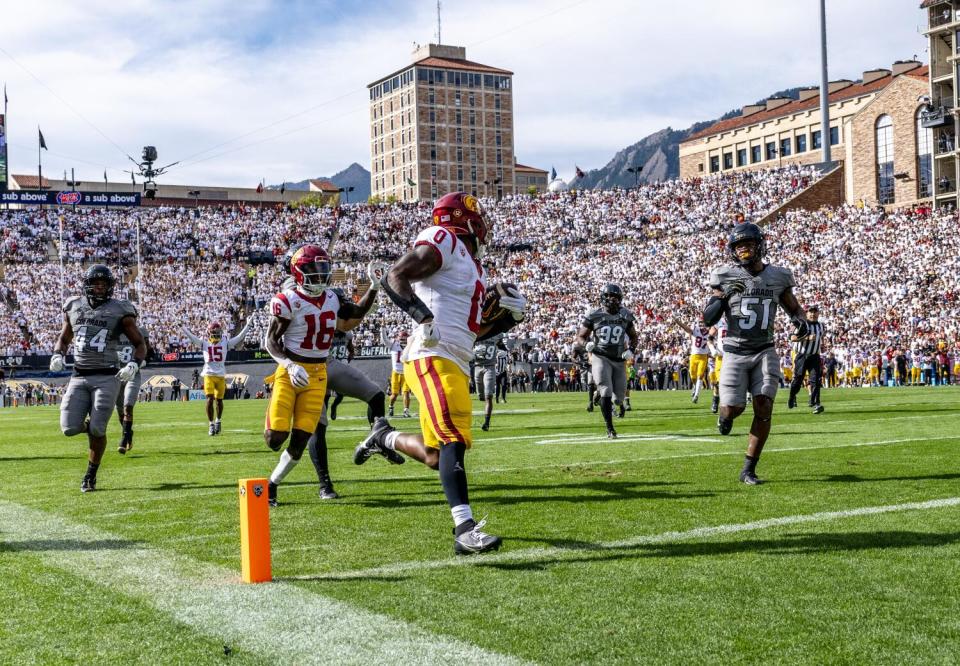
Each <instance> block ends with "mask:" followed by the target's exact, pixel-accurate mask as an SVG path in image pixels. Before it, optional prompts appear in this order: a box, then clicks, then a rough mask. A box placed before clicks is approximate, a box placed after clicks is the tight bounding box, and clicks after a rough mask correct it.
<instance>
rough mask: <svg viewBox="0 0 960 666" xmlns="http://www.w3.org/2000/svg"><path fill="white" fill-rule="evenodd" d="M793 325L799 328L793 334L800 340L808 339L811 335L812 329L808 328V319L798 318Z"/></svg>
mask: <svg viewBox="0 0 960 666" xmlns="http://www.w3.org/2000/svg"><path fill="white" fill-rule="evenodd" d="M793 323H794V325H795V326H796V327H797V330H795V331H794V332H793V334H794V335H795V336H796V337H797V339H798V340H799V339H801V338H805V337H807V336H808V335H810V327H809V326H807V320H806V319H800V318H799V317H798V318H796V319H794V320H793Z"/></svg>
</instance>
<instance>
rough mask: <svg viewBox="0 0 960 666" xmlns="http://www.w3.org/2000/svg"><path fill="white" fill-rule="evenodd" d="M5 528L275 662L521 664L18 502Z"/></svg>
mask: <svg viewBox="0 0 960 666" xmlns="http://www.w3.org/2000/svg"><path fill="white" fill-rule="evenodd" d="M78 499H80V498H78ZM0 525H2V526H3V527H2V533H0V534H2V538H3V542H4V543H5V545H7V546H9V547H12V548H14V549H16V550H22V551H24V552H28V553H31V554H33V555H36V556H37V557H38V558H39V559H40V560H41V561H42V562H43V564H44V565H46V566H50V567H53V568H56V569H59V570H62V571H65V572H67V573H69V574H71V575H74V576H78V577H80V578H83V579H85V580H89V581H91V582H93V583H95V584H97V585H102V586H104V587H106V588H108V589H110V590H111V591H115V592H119V593H121V594H125V595H128V596H131V597H135V598H137V599H140V600H142V601H143V602H144V603H147V604H148V605H150V606H152V607H154V608H156V609H157V610H159V611H161V612H163V613H166V614H168V615H170V616H171V617H172V618H173V619H174V620H176V621H177V622H180V623H182V624H184V625H186V626H188V627H191V628H193V629H195V630H196V631H198V632H200V633H202V634H205V635H208V636H211V637H216V638H218V639H220V640H222V641H223V642H224V643H227V644H230V645H234V646H238V647H241V648H244V649H246V650H249V651H251V652H255V653H257V654H258V655H259V656H260V657H262V658H263V659H264V660H267V661H270V662H274V663H294V664H332V663H337V664H363V665H368V664H473V663H484V664H519V663H522V662H521V660H519V659H516V658H514V657H511V656H509V655H503V654H498V653H496V652H489V651H487V650H484V649H482V648H480V647H477V646H475V645H472V644H470V643H467V642H464V641H460V640H456V639H453V638H448V637H444V636H440V635H437V634H433V633H430V632H429V631H427V630H425V629H424V628H423V627H422V626H421V625H414V624H408V623H406V622H403V621H401V620H397V619H394V618H391V617H388V616H385V615H379V614H377V613H373V612H370V611H367V610H363V609H359V608H356V607H354V606H351V605H349V604H346V603H343V602H341V601H338V600H336V599H332V598H328V597H323V596H320V595H317V594H313V593H311V592H308V591H306V590H303V589H301V588H299V587H297V586H296V585H292V584H289V583H282V582H281V583H272V584H267V585H243V584H241V583H239V581H238V576H237V572H235V571H231V570H229V569H226V568H224V567H220V566H215V565H213V564H208V563H205V562H201V561H199V560H195V559H192V558H189V557H185V556H183V555H179V554H176V553H173V552H170V551H167V550H164V549H160V548H155V547H152V546H145V545H142V544H139V543H136V542H133V541H129V540H127V539H125V538H123V537H120V536H118V535H115V534H111V533H109V532H105V531H101V530H98V529H95V528H93V527H89V526H87V525H83V524H80V523H74V522H71V521H68V520H66V519H63V518H60V517H58V516H54V515H51V514H46V513H43V512H40V511H35V510H33V509H29V508H27V507H24V506H21V505H19V504H14V503H12V502H6V501H0ZM238 547H239V544H238ZM111 551H112V552H111ZM371 632H372V633H371Z"/></svg>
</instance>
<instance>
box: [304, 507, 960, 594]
mask: <svg viewBox="0 0 960 666" xmlns="http://www.w3.org/2000/svg"><path fill="white" fill-rule="evenodd" d="M953 506H960V497H946V498H943V499H935V500H929V501H925V502H907V503H904V504H888V505H885V506H866V507H861V508H857V509H845V510H842V511H820V512H817V513H808V514H801V515H796V516H782V517H779V518H765V519H762V520H754V521H751V522H748V523H733V524H728V525H713V526H705V527H695V528H693V529H690V530H684V531H673V532H661V533H660V534H647V535H642V536H636V537H631V538H629V539H622V540H619V541H602V542H597V543H588V544H571V545H570V546H567V547H549V548H523V549H520V550H514V551H506V552H500V553H492V554H489V555H482V556H477V557H470V558H464V557H459V558H446V559H442V560H433V561H429V562H398V563H396V564H388V565H386V566H382V567H373V568H370V569H358V570H355V571H345V572H332V573H326V574H317V575H313V576H309V575H306V576H292V577H290V578H289V580H362V579H364V578H372V577H383V576H387V577H389V576H398V575H400V574H404V573H408V572H417V573H419V572H422V571H427V570H435V569H446V568H451V567H462V566H483V565H497V564H501V563H513V562H538V561H547V560H549V561H551V562H562V561H563V560H566V559H573V558H577V557H581V556H582V555H583V554H584V553H594V552H598V551H610V550H626V549H631V548H639V547H642V546H653V545H657V544H663V543H674V542H678V541H690V540H695V539H706V538H710V537H715V536H720V535H726V534H737V533H740V532H752V531H755V530H763V529H768V528H771V527H783V526H786V525H799V524H803V523H819V522H826V521H831V520H840V519H844V518H856V517H859V516H872V515H877V514H884V513H894V512H901V511H924V510H928V509H941V508H945V507H953Z"/></svg>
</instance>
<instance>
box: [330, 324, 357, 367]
mask: <svg viewBox="0 0 960 666" xmlns="http://www.w3.org/2000/svg"><path fill="white" fill-rule="evenodd" d="M351 340H353V332H352V331H347V332H346V333H344V332H343V331H337V332H336V333H334V334H333V342H332V343H331V345H330V358H335V359H337V360H338V361H343V362H344V363H346V362H347V358H349V356H350V350H349V349H347V345H349V344H350V341H351Z"/></svg>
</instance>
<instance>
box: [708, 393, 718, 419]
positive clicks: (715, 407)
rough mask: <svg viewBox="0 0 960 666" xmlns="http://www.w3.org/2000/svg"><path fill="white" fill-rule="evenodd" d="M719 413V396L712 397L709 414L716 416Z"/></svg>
mask: <svg viewBox="0 0 960 666" xmlns="http://www.w3.org/2000/svg"><path fill="white" fill-rule="evenodd" d="M719 411H720V396H719V395H715V396H713V402H711V403H710V412H711V413H713V414H716V413H717V412H719Z"/></svg>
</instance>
